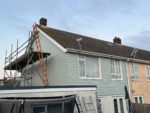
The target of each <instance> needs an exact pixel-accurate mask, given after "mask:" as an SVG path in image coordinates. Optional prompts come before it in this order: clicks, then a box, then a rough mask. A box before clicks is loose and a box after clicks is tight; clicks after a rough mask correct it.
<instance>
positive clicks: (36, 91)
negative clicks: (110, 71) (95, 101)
mask: <svg viewBox="0 0 150 113" xmlns="http://www.w3.org/2000/svg"><path fill="white" fill-rule="evenodd" d="M75 91H77V92H78V91H96V88H91V87H89V88H46V89H19V90H17V89H16V90H0V95H2V94H24V93H41V92H42V93H51V92H75Z"/></svg>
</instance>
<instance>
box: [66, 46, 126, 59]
mask: <svg viewBox="0 0 150 113" xmlns="http://www.w3.org/2000/svg"><path fill="white" fill-rule="evenodd" d="M67 50H68V52H70V53H77V54H84V55H91V56H100V57H104V58H114V59H120V60H127V58H126V57H121V56H115V55H108V54H103V53H97V52H91V51H85V50H78V49H71V48H67Z"/></svg>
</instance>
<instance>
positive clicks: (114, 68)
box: [111, 59, 121, 79]
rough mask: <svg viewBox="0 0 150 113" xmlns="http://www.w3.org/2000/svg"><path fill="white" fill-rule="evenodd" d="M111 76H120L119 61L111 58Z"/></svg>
mask: <svg viewBox="0 0 150 113" xmlns="http://www.w3.org/2000/svg"><path fill="white" fill-rule="evenodd" d="M111 76H112V78H113V79H120V78H121V68H120V61H119V60H114V59H111Z"/></svg>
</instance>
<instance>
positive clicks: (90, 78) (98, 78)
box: [78, 54, 102, 80]
mask: <svg viewBox="0 0 150 113" xmlns="http://www.w3.org/2000/svg"><path fill="white" fill-rule="evenodd" d="M82 56H84V59H81V58H80V54H79V55H78V71H79V79H89V80H92V79H93V80H100V79H102V78H101V72H100V71H101V70H100V68H99V65H100V64H99V57H97V61H98V62H97V63H98V75H99V77H87V74H86V73H87V72H86V70H87V69H86V56H85V55H82ZM79 60H81V61H84V62H85V76H84V77H82V76H80V65H79Z"/></svg>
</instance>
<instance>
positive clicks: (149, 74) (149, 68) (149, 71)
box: [147, 65, 150, 81]
mask: <svg viewBox="0 0 150 113" xmlns="http://www.w3.org/2000/svg"><path fill="white" fill-rule="evenodd" d="M147 80H149V81H150V65H147Z"/></svg>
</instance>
